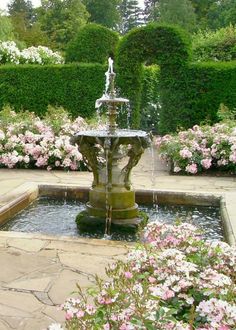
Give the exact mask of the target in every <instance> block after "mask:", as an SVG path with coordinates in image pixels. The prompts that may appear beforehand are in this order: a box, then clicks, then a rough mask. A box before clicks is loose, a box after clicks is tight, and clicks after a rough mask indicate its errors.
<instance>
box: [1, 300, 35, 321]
mask: <svg viewBox="0 0 236 330" xmlns="http://www.w3.org/2000/svg"><path fill="white" fill-rule="evenodd" d="M21 304H22V302H21ZM12 315H14V316H15V317H18V318H25V317H32V315H31V314H30V313H27V312H26V311H23V310H21V309H18V308H14V307H11V306H7V305H4V304H1V303H0V316H1V317H2V316H5V317H10V316H12Z"/></svg>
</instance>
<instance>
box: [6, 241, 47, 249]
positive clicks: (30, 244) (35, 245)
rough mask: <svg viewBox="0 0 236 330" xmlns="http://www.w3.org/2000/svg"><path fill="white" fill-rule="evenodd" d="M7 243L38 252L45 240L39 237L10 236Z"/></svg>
mask: <svg viewBox="0 0 236 330" xmlns="http://www.w3.org/2000/svg"><path fill="white" fill-rule="evenodd" d="M8 245H9V246H12V247H14V248H17V249H20V250H24V251H27V252H38V251H40V250H41V249H42V248H43V247H44V246H45V245H46V242H45V241H43V240H39V239H22V238H20V239H18V238H12V239H9V240H8Z"/></svg>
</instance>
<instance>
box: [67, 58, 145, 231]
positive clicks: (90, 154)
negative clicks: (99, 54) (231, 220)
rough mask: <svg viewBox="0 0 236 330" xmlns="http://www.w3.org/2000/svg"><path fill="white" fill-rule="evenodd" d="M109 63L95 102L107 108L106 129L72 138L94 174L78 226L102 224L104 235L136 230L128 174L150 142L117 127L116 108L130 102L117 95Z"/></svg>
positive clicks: (141, 133) (136, 132) (140, 133)
mask: <svg viewBox="0 0 236 330" xmlns="http://www.w3.org/2000/svg"><path fill="white" fill-rule="evenodd" d="M108 63H109V65H108V71H107V72H106V74H105V75H106V89H105V93H104V95H103V96H102V97H101V98H100V99H98V100H97V101H96V107H100V106H102V105H103V106H106V108H107V116H108V124H107V128H106V129H105V130H91V131H82V132H79V133H77V134H76V135H75V136H74V137H73V138H72V141H73V143H77V144H78V146H79V148H80V152H81V153H82V155H83V158H84V162H85V163H86V164H87V166H88V168H89V169H91V170H92V172H93V183H92V187H91V189H90V191H89V201H88V203H87V204H86V211H84V212H81V213H80V214H79V215H78V217H77V224H78V227H79V229H81V228H82V229H83V228H84V227H86V226H87V227H88V226H92V227H93V226H96V225H97V224H98V225H101V223H104V224H105V234H109V230H110V227H112V226H122V227H123V226H125V227H127V226H128V227H137V225H138V224H139V223H140V218H139V216H138V205H137V204H136V203H135V192H134V190H133V189H132V185H131V182H130V174H131V170H132V168H133V167H134V166H136V165H137V163H138V161H139V160H140V158H141V156H142V154H143V152H144V150H145V148H147V147H148V146H149V145H150V143H151V139H150V135H149V134H148V133H146V132H144V131H140V130H126V129H118V128H117V123H116V119H117V114H118V109H119V107H121V106H122V105H123V104H127V103H128V102H129V100H128V99H125V98H120V97H117V96H116V90H115V84H114V80H115V73H114V71H113V60H112V59H111V58H109V60H108Z"/></svg>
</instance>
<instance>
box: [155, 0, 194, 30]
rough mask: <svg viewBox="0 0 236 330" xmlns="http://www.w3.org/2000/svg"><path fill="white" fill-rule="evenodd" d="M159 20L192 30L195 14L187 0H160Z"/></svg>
mask: <svg viewBox="0 0 236 330" xmlns="http://www.w3.org/2000/svg"><path fill="white" fill-rule="evenodd" d="M159 15H160V18H159V21H160V22H161V23H168V24H177V25H180V26H181V27H182V28H184V29H186V30H188V31H190V32H192V31H194V30H195V28H196V14H195V12H194V8H193V6H192V4H191V2H190V1H189V0H160V2H159Z"/></svg>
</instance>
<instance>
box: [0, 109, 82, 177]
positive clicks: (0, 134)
mask: <svg viewBox="0 0 236 330" xmlns="http://www.w3.org/2000/svg"><path fill="white" fill-rule="evenodd" d="M86 128H87V124H86V122H85V121H84V120H83V119H82V118H81V117H78V118H76V119H75V120H74V121H72V120H71V119H70V117H69V116H68V113H67V112H66V111H65V110H64V109H62V108H53V107H49V109H48V113H47V115H46V117H45V120H42V119H40V118H39V117H37V116H36V115H35V114H34V113H32V112H31V113H29V112H27V111H24V112H20V113H15V112H14V111H13V110H12V109H11V108H10V107H5V108H4V109H3V110H2V111H1V112H0V167H8V168H47V169H48V170H50V169H54V168H56V169H61V168H62V169H70V170H78V169H79V168H81V167H82V168H84V164H83V161H82V155H81V153H80V152H79V149H78V146H77V145H72V144H71V142H70V138H71V136H73V135H74V134H75V133H76V132H78V131H81V130H84V129H86Z"/></svg>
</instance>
